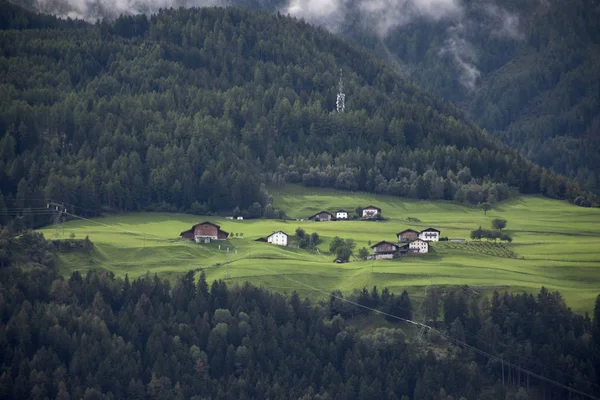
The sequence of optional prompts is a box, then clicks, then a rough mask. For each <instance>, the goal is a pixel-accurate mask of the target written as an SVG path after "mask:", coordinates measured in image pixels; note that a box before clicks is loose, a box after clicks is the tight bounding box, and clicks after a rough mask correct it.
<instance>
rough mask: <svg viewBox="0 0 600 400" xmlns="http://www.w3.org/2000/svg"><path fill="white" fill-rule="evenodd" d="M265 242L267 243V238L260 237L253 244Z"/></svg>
mask: <svg viewBox="0 0 600 400" xmlns="http://www.w3.org/2000/svg"><path fill="white" fill-rule="evenodd" d="M266 241H267V238H264V237H260V238H258V239H256V240H255V242H266Z"/></svg>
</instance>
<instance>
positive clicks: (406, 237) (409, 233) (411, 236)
mask: <svg viewBox="0 0 600 400" xmlns="http://www.w3.org/2000/svg"><path fill="white" fill-rule="evenodd" d="M396 236H398V242H399V243H401V242H410V241H412V240H417V239H418V238H419V232H417V231H415V230H414V229H405V230H403V231H402V232H398V233H396Z"/></svg>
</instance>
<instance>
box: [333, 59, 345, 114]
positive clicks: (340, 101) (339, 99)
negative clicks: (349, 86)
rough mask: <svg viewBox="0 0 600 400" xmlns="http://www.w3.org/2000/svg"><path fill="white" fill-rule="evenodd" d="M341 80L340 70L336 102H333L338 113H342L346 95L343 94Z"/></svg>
mask: <svg viewBox="0 0 600 400" xmlns="http://www.w3.org/2000/svg"><path fill="white" fill-rule="evenodd" d="M342 78H343V77H342V70H341V68H340V83H339V84H338V94H337V100H336V101H335V106H336V108H337V112H339V113H343V112H344V109H345V108H346V95H345V94H344V81H343V80H342Z"/></svg>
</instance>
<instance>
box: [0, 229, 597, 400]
mask: <svg viewBox="0 0 600 400" xmlns="http://www.w3.org/2000/svg"><path fill="white" fill-rule="evenodd" d="M0 249H1V250H2V252H1V253H0V257H1V258H0V396H1V397H2V398H3V399H25V398H31V399H44V398H55V399H60V400H64V399H85V400H91V399H122V398H128V399H208V398H213V399H250V398H256V399H266V398H270V399H290V398H293V399H377V398H382V399H383V398H386V399H402V400H405V399H419V400H428V399H432V400H433V399H436V400H438V399H444V400H451V399H456V400H459V399H468V400H475V399H479V400H483V399H490V400H491V399H493V400H498V399H511V400H513V399H514V400H517V399H518V400H523V399H546V400H548V399H557V400H559V399H560V400H562V399H566V398H570V399H573V400H575V399H583V398H584V397H581V396H580V395H578V394H577V393H578V392H584V393H587V394H591V395H595V396H600V386H598V385H600V379H599V375H598V373H599V371H598V366H599V365H600V296H599V297H598V300H597V302H596V306H595V315H594V319H593V321H592V320H590V318H589V317H588V316H587V315H586V316H585V317H582V316H580V315H577V314H574V313H572V312H571V310H570V309H568V308H567V307H566V306H565V304H564V301H563V300H562V299H561V296H560V294H559V293H551V292H548V291H547V290H546V289H544V288H542V289H541V290H540V292H539V293H538V294H537V295H536V296H533V295H530V294H527V295H512V294H507V293H504V294H499V293H494V295H493V297H492V298H491V299H490V300H488V299H485V298H482V297H481V296H478V295H477V294H476V293H475V292H474V291H472V290H468V288H458V289H456V290H432V291H429V292H428V293H427V295H426V296H425V299H424V304H423V305H418V304H412V301H414V299H412V298H410V297H409V296H408V295H407V294H406V292H404V293H402V294H392V293H390V292H389V291H388V290H387V289H385V288H383V290H382V288H376V287H374V288H372V289H367V288H365V289H363V290H362V291H358V292H356V293H355V294H353V295H350V296H348V297H347V299H349V300H351V301H352V303H349V302H345V301H344V298H343V297H342V296H341V294H339V293H332V294H331V297H330V298H329V299H328V300H325V301H320V302H316V301H311V300H309V299H301V298H300V297H299V296H298V295H297V294H296V293H295V292H292V293H290V294H288V295H282V294H276V293H271V292H268V291H266V290H264V289H261V288H257V287H254V286H252V285H250V284H244V285H242V286H233V287H229V286H228V285H227V283H226V282H223V281H215V282H213V283H212V284H209V283H208V282H206V280H205V278H204V274H203V273H202V272H200V273H196V274H194V272H189V273H188V274H186V275H185V276H183V277H181V278H180V279H179V280H178V281H177V282H176V283H175V284H174V285H172V286H171V285H170V284H169V282H168V281H164V280H161V279H159V278H158V277H156V276H145V277H141V278H138V279H135V280H133V281H130V280H129V279H128V278H127V277H125V279H121V278H115V277H114V276H113V275H111V274H110V273H106V272H93V271H91V272H88V273H87V274H86V275H85V276H82V275H81V274H80V273H79V272H74V273H73V274H72V275H71V276H70V277H66V278H65V277H63V276H61V275H60V274H59V273H58V271H57V269H56V268H55V267H54V266H53V257H52V249H53V247H52V244H51V242H47V241H46V240H45V239H44V238H43V236H42V235H41V234H39V233H29V232H27V233H25V234H23V235H21V236H20V237H10V236H9V235H8V234H7V232H6V230H3V231H1V232H0ZM365 307H366V308H365ZM367 308H368V309H377V310H381V311H383V312H386V313H388V314H389V315H390V316H396V317H400V318H421V316H415V314H414V313H413V312H412V310H413V309H420V310H422V313H423V318H426V321H428V323H429V324H431V325H435V326H437V330H436V331H429V332H424V334H423V337H422V339H420V340H419V339H418V334H417V332H416V331H415V330H414V328H413V326H412V325H410V324H407V323H403V322H399V321H398V320H397V319H395V318H391V317H388V318H389V319H390V321H389V322H388V323H387V326H386V327H381V328H377V329H372V330H358V329H356V328H355V327H354V322H353V321H354V319H355V318H372V317H374V316H375V314H374V312H373V311H369V310H368V309H367ZM435 321H437V322H435ZM437 332H439V333H437ZM446 335H447V337H448V338H451V339H450V340H449V339H448V338H445V337H444V336H446ZM454 340H457V341H460V342H464V343H466V344H468V345H470V346H475V347H476V348H477V349H480V350H483V351H485V352H486V353H487V354H490V355H492V356H493V357H497V358H491V359H490V358H488V357H487V356H484V355H482V354H479V353H476V352H474V351H472V350H469V349H465V348H464V346H459V345H457V344H456V342H455V341H454ZM503 362H504V367H503ZM519 368H522V369H524V370H527V371H533V372H535V373H537V374H540V375H543V376H544V377H546V378H547V379H549V381H542V380H540V379H537V378H535V377H533V376H528V375H527V374H526V373H524V371H523V370H520V369H519ZM560 385H564V386H560ZM565 387H567V388H571V392H568V391H567V390H566V389H565Z"/></svg>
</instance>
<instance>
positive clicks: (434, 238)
mask: <svg viewBox="0 0 600 400" xmlns="http://www.w3.org/2000/svg"><path fill="white" fill-rule="evenodd" d="M419 239H421V240H424V241H426V242H438V241H439V240H440V231H438V230H437V229H433V228H428V229H425V230H423V231H421V232H419Z"/></svg>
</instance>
